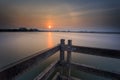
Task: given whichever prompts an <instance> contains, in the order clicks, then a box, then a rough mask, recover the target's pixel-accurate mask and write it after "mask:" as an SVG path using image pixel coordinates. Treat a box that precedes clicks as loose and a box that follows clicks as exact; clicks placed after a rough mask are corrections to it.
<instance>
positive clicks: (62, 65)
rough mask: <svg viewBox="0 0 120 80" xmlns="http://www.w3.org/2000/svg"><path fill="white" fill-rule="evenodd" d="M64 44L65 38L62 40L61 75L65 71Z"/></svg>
mask: <svg viewBox="0 0 120 80" xmlns="http://www.w3.org/2000/svg"><path fill="white" fill-rule="evenodd" d="M64 46H65V40H64V39H61V41H60V65H61V68H60V76H61V75H62V74H63V71H64Z"/></svg>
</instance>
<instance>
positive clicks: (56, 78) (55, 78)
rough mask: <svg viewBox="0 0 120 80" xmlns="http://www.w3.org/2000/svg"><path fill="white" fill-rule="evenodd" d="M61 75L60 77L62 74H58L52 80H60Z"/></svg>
mask: <svg viewBox="0 0 120 80" xmlns="http://www.w3.org/2000/svg"><path fill="white" fill-rule="evenodd" d="M59 75H60V73H59V72H57V73H56V74H55V76H54V77H53V78H52V80H59V79H58V77H59Z"/></svg>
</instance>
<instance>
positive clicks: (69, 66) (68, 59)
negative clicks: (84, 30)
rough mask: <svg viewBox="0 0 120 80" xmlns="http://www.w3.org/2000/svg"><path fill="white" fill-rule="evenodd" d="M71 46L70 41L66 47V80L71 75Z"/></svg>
mask: <svg viewBox="0 0 120 80" xmlns="http://www.w3.org/2000/svg"><path fill="white" fill-rule="evenodd" d="M71 46H72V40H68V47H69V50H68V51H67V77H68V80H69V79H70V77H71V76H70V75H71V64H70V63H71V48H72V47H71Z"/></svg>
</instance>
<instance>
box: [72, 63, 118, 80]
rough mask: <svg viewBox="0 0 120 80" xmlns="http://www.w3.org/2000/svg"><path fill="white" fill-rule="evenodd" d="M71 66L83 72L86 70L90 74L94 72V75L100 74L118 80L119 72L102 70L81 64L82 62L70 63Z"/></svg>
mask: <svg viewBox="0 0 120 80" xmlns="http://www.w3.org/2000/svg"><path fill="white" fill-rule="evenodd" d="M71 66H72V67H73V68H74V69H77V70H80V71H83V72H87V73H90V74H94V75H98V76H102V77H106V78H112V79H115V80H120V73H114V72H109V71H104V70H100V69H97V68H95V67H91V66H87V65H82V64H78V63H71Z"/></svg>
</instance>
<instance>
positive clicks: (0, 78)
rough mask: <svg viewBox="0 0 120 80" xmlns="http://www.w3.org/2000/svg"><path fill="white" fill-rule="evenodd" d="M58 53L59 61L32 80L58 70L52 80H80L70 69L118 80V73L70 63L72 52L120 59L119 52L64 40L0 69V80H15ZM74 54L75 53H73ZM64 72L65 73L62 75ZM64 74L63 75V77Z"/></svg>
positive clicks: (42, 78)
mask: <svg viewBox="0 0 120 80" xmlns="http://www.w3.org/2000/svg"><path fill="white" fill-rule="evenodd" d="M58 51H60V59H59V60H58V61H57V60H56V61H55V62H54V63H52V64H51V65H50V66H48V68H46V69H45V70H44V71H43V72H41V73H40V74H39V75H38V76H37V77H36V78H35V79H34V80H48V78H49V77H50V75H51V74H52V73H53V72H54V71H55V70H56V69H58V68H59V70H58V72H56V74H55V75H54V77H53V78H52V80H80V79H78V78H75V77H74V76H71V68H73V69H76V70H79V71H83V72H86V73H90V74H94V75H98V76H102V77H106V78H110V79H112V80H120V73H115V72H109V71H105V70H100V69H98V68H95V67H91V66H88V65H83V64H78V63H73V62H71V58H72V57H71V54H72V52H76V53H80V54H88V55H95V56H102V57H106V58H107V57H108V58H116V59H120V50H110V49H100V48H91V47H83V46H75V45H72V40H68V43H67V44H65V40H64V39H61V41H60V44H58V45H57V46H55V47H53V48H50V49H46V50H43V51H40V52H38V53H36V54H34V55H31V56H28V57H26V58H24V59H22V60H19V61H17V62H15V63H11V64H9V65H7V66H5V67H3V68H1V69H0V80H15V78H16V77H17V76H18V75H21V74H22V73H24V72H26V71H27V70H28V69H31V68H32V67H33V66H36V64H39V63H41V62H43V61H44V60H46V59H47V58H48V57H50V56H51V55H53V54H55V53H56V52H58ZM65 51H67V60H65V56H64V55H65ZM74 54H75V53H74ZM64 72H66V73H64ZM64 74H65V75H64Z"/></svg>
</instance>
